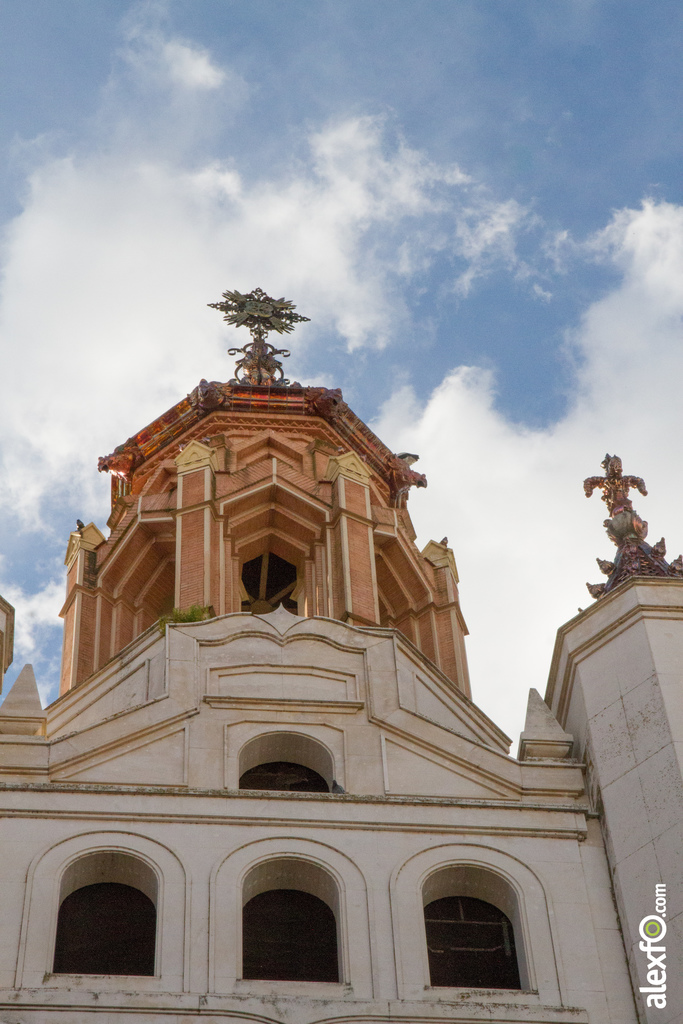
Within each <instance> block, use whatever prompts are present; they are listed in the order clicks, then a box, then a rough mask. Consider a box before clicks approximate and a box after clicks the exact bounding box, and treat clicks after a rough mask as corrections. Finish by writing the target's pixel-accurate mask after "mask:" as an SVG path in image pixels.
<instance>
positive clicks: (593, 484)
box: [583, 455, 683, 598]
mask: <svg viewBox="0 0 683 1024" xmlns="http://www.w3.org/2000/svg"><path fill="white" fill-rule="evenodd" d="M601 465H602V468H603V469H604V471H605V475H604V476H589V477H588V478H587V479H586V480H584V481H583V489H584V492H585V495H586V497H587V498H590V496H591V494H592V493H593V491H594V490H595V489H596V488H599V489H600V490H601V491H602V500H603V501H604V502H605V504H606V505H607V509H608V511H609V514H610V518H609V519H605V521H604V524H603V525H604V526H605V528H606V530H607V536H608V537H609V538H610V540H611V541H612V542H613V543H614V544H616V546H617V554H616V557H615V559H614V561H613V562H608V561H606V560H605V559H603V558H598V559H596V561H597V563H598V566H599V568H600V571H601V572H603V573H604V574H605V576H607V577H608V580H607V582H606V583H587V584H586V586H587V587H588V591H589V593H590V595H591V597H595V598H598V597H602V596H603V595H604V594H608V593H609V592H610V591H611V590H614V588H615V587H616V586H618V585H619V584H620V583H623V581H624V580H625V579H628V578H629V577H630V576H649V577H653V576H654V577H662V576H669V577H676V578H681V577H683V556H681V555H679V556H678V558H676V559H675V560H674V561H673V562H671V563H669V562H667V561H666V560H665V558H664V556H665V555H666V544H665V543H664V538H663V537H662V539H661V540H660V541H658V543H657V544H655V545H654V547H651V546H650V545H649V544H646V543H645V538H646V537H647V523H646V522H645V520H643V519H641V518H640V516H639V515H638V513H637V512H636V510H635V509H634V508H633V502H632V501H631V499H630V498H629V496H628V493H629V491H630V490H631V488H635V489H636V490H638V491H640V493H641V494H643V495H645V494H647V489H646V487H645V482H644V480H643V479H642V478H641V477H639V476H624V475H623V474H622V465H621V459H620V458H619V456H618V455H605V458H604V459H603V461H602V463H601Z"/></svg>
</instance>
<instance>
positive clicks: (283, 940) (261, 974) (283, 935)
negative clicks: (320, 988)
mask: <svg viewBox="0 0 683 1024" xmlns="http://www.w3.org/2000/svg"><path fill="white" fill-rule="evenodd" d="M242 922H243V923H242V946H243V969H242V975H243V977H244V978H260V979H270V980H272V981H339V966H338V959H337V924H336V921H335V918H334V913H333V912H332V911H331V910H330V908H329V907H328V906H327V904H326V903H323V901H322V900H320V899H318V897H317V896H312V895H311V894H310V893H308V892H300V891H299V890H298V889H271V890H270V891H269V892H262V893H260V894H259V895H258V896H254V897H253V899H250V900H249V902H248V903H247V904H246V905H245V907H244V910H243V914H242Z"/></svg>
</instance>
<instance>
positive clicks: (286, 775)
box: [239, 732, 341, 793]
mask: <svg viewBox="0 0 683 1024" xmlns="http://www.w3.org/2000/svg"><path fill="white" fill-rule="evenodd" d="M239 773H240V781H239V788H240V789H271V790H290V791H294V792H300V793H301V792H307V793H329V792H330V791H332V792H340V791H341V787H339V786H338V785H337V784H336V782H335V780H334V763H333V761H332V755H331V754H330V752H329V751H328V750H327V748H326V747H324V746H323V745H322V743H318V741H317V740H314V739H311V737H310V736H303V735H302V734H300V733H289V732H271V733H266V734H265V735H263V736H256V737H255V738H254V739H252V740H250V741H249V742H248V743H246V744H245V745H244V747H243V748H242V750H241V751H240V759H239Z"/></svg>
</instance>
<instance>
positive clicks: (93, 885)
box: [53, 851, 157, 975]
mask: <svg viewBox="0 0 683 1024" xmlns="http://www.w3.org/2000/svg"><path fill="white" fill-rule="evenodd" d="M156 901H157V879H156V876H155V874H154V872H153V871H152V870H151V868H149V867H148V865H147V864H145V863H144V862H143V861H141V860H138V859H137V858H136V857H131V856H129V855H128V854H122V853H119V852H117V851H110V852H101V853H95V854H90V855H88V856H86V857H82V858H81V859H80V860H78V861H76V862H75V863H73V864H72V865H70V867H69V868H68V869H67V871H66V872H65V874H64V877H63V879H62V884H61V891H60V907H59V916H58V919H57V935H56V940H55V956H54V966H53V970H54V973H55V974H120V975H153V974H154V973H155V949H156V917H157V913H156Z"/></svg>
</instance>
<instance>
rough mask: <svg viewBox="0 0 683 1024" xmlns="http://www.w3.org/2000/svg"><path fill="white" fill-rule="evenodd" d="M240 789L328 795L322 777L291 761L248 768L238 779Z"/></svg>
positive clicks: (271, 762) (272, 762) (273, 762)
mask: <svg viewBox="0 0 683 1024" xmlns="http://www.w3.org/2000/svg"><path fill="white" fill-rule="evenodd" d="M240 789H279V790H290V791H293V792H296V793H329V791H330V787H329V786H328V785H327V783H326V782H325V780H324V778H323V777H322V775H318V773H317V772H314V771H313V769H312V768H306V767H305V766H304V765H302V764H294V763H293V762H292V761H269V762H268V764H259V765H256V767H255V768H250V769H249V771H247V772H245V773H244V775H243V776H242V777H241V779H240Z"/></svg>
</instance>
